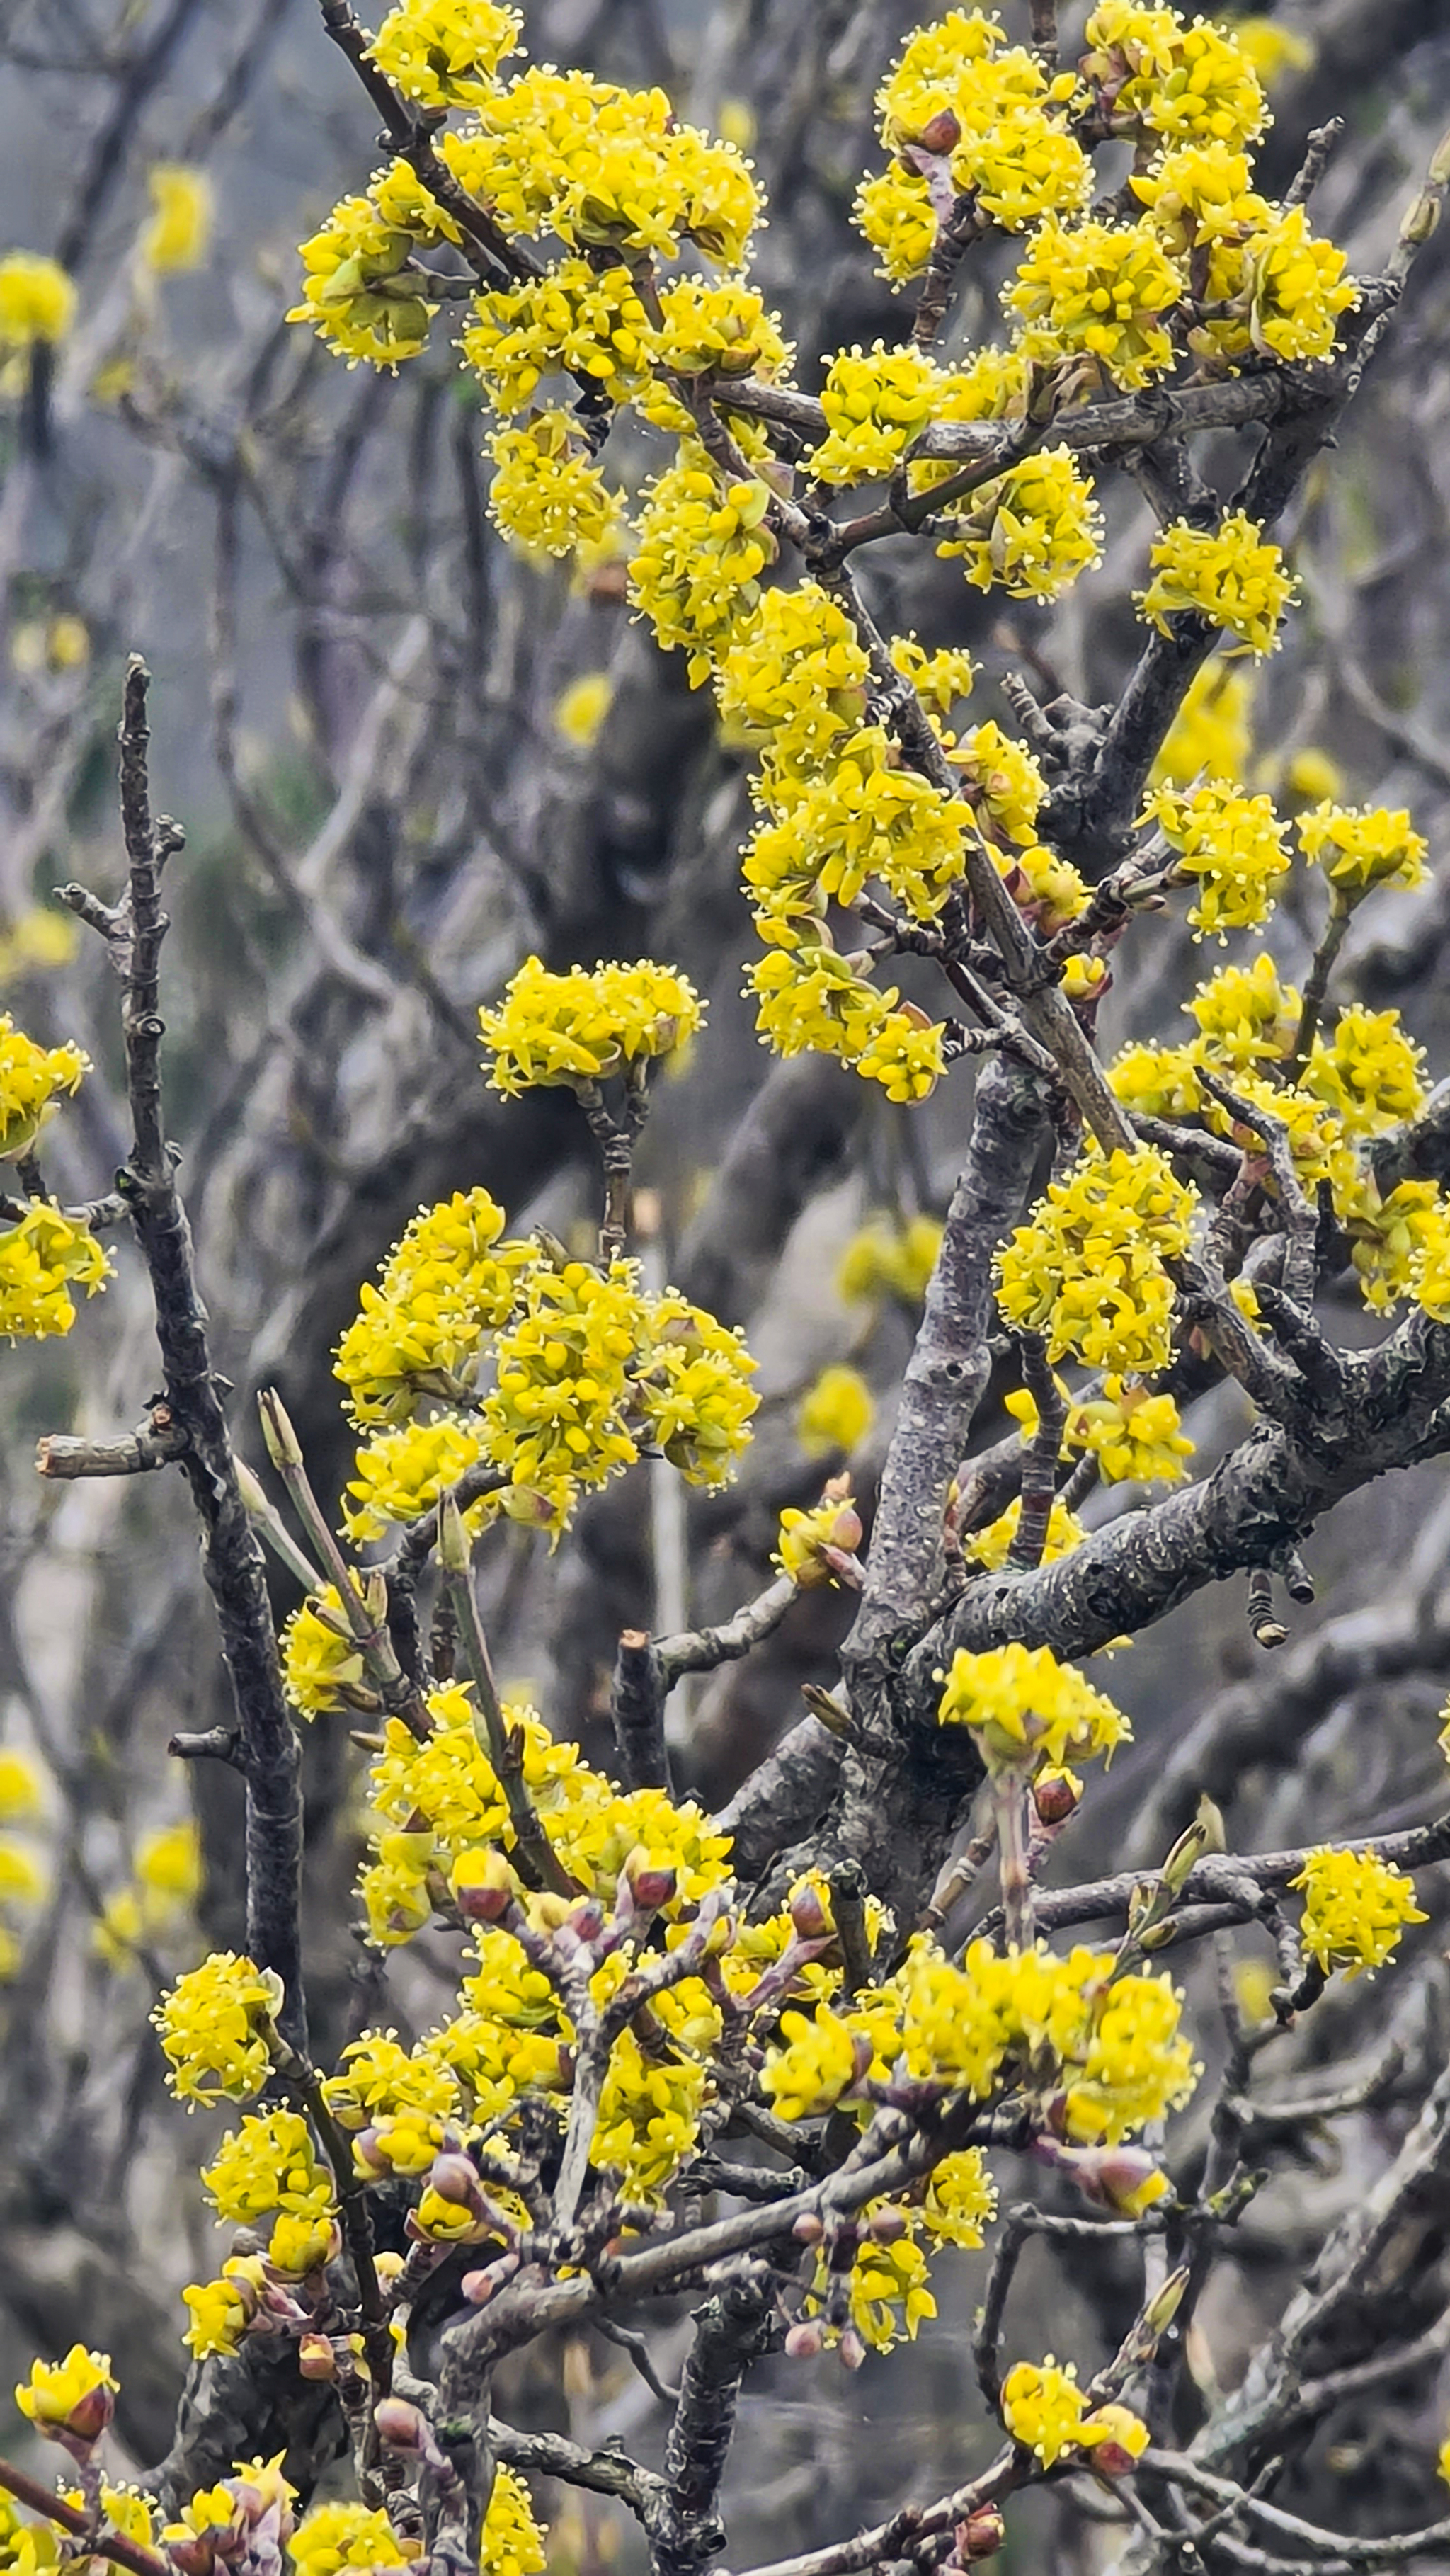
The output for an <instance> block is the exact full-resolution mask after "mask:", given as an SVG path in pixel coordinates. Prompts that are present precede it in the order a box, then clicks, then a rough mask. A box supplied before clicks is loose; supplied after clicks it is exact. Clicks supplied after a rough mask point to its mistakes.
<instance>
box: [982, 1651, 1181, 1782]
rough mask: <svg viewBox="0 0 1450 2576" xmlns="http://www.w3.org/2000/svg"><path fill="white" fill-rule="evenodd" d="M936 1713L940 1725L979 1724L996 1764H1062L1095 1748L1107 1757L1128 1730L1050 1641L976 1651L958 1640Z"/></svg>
mask: <svg viewBox="0 0 1450 2576" xmlns="http://www.w3.org/2000/svg"><path fill="white" fill-rule="evenodd" d="M937 1717H938V1720H939V1722H940V1723H941V1724H942V1725H943V1726H971V1727H976V1728H979V1729H980V1740H981V1747H982V1752H983V1755H984V1756H985V1758H986V1760H987V1762H988V1764H989V1765H990V1767H991V1768H992V1769H993V1770H994V1771H997V1770H1013V1769H1016V1768H1018V1767H1019V1766H1021V1765H1024V1764H1025V1765H1032V1766H1035V1765H1037V1764H1038V1763H1039V1762H1041V1763H1046V1765H1047V1766H1048V1768H1049V1769H1051V1770H1054V1771H1060V1770H1061V1769H1062V1768H1063V1767H1064V1765H1065V1764H1067V1763H1068V1762H1069V1761H1073V1762H1082V1761H1090V1760H1092V1759H1093V1757H1094V1756H1095V1755H1097V1754H1099V1753H1105V1754H1107V1755H1108V1757H1109V1759H1111V1757H1112V1753H1113V1749H1114V1747H1115V1746H1116V1745H1119V1744H1127V1743H1131V1741H1132V1733H1133V1730H1132V1728H1131V1727H1130V1726H1129V1724H1128V1721H1127V1719H1126V1718H1125V1717H1124V1716H1123V1715H1122V1713H1121V1711H1120V1710H1118V1709H1116V1708H1114V1706H1113V1703H1112V1701H1111V1700H1110V1699H1106V1698H1105V1697H1104V1696H1103V1694H1102V1692H1101V1691H1097V1690H1094V1689H1093V1686H1092V1684H1091V1682H1087V1681H1084V1679H1083V1677H1082V1674H1081V1673H1080V1672H1078V1671H1076V1670H1075V1668H1074V1667H1073V1666H1072V1665H1071V1664H1060V1663H1059V1662H1058V1660H1057V1657H1056V1656H1055V1655H1054V1653H1053V1651H1052V1648H1051V1647H1050V1646H1023V1645H1020V1644H1018V1643H1017V1642H1016V1641H1015V1640H1014V1641H1013V1642H1012V1644H1010V1645H1007V1646H994V1647H992V1648H991V1649H990V1650H989V1651H988V1652H987V1653H986V1654H981V1655H973V1654H969V1653H968V1651H967V1649H966V1648H965V1647H964V1646H962V1647H958V1649H957V1652H956V1654H955V1655H954V1656H953V1657H952V1662H951V1669H950V1671H949V1672H948V1673H947V1675H946V1688H945V1690H944V1691H943V1693H942V1696H941V1700H940V1703H939V1705H938V1708H937Z"/></svg>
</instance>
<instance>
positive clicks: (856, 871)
mask: <svg viewBox="0 0 1450 2576" xmlns="http://www.w3.org/2000/svg"><path fill="white" fill-rule="evenodd" d="M757 794H758V797H759V800H760V802H761V804H762V805H763V806H764V808H765V812H766V815H767V817H768V819H767V820H766V821H764V822H761V823H759V824H758V825H757V826H756V829H755V832H754V834H753V835H752V837H751V839H750V840H749V841H748V842H747V844H746V847H745V852H744V862H743V864H744V874H745V883H746V886H747V888H748V889H749V891H750V893H751V894H752V895H753V896H754V898H755V901H756V904H757V907H758V909H757V912H756V927H757V929H758V930H759V931H760V933H761V936H762V938H764V939H767V940H769V941H771V942H772V943H773V944H778V945H779V946H781V947H787V948H789V947H794V946H796V945H797V944H798V942H799V940H800V939H801V937H802V936H803V930H802V925H803V924H804V925H811V924H814V923H816V922H818V921H819V919H820V918H821V917H822V916H823V915H824V913H825V909H826V903H827V900H828V899H829V900H830V901H833V902H835V903H839V904H842V905H848V906H849V905H851V904H854V903H855V902H856V901H857V900H858V899H859V897H860V895H861V894H862V892H863V890H864V888H865V885H866V881H867V879H868V878H870V877H877V878H879V879H880V881H881V883H882V884H883V885H884V886H885V887H886V888H887V890H888V891H889V892H890V893H891V894H893V895H894V896H895V897H896V899H897V901H898V902H899V903H902V904H904V905H905V906H906V909H907V911H908V912H910V913H911V914H913V915H914V917H915V918H916V919H917V920H918V921H930V920H932V919H934V917H935V916H936V914H937V913H938V912H939V911H940V909H941V906H942V904H943V902H944V901H945V899H946V896H947V895H948V893H949V892H950V890H951V888H952V887H953V886H954V885H955V884H956V883H957V882H958V881H959V879H960V878H961V877H962V875H963V873H964V872H965V868H966V843H967V835H968V832H969V830H970V827H971V817H970V815H969V814H968V812H967V808H966V805H965V803H964V802H963V801H962V799H961V798H960V797H954V796H943V795H942V794H941V792H940V790H939V789H937V788H935V787H933V786H932V785H931V784H930V782H929V781H928V780H927V779H925V778H922V777H921V776H920V775H919V774H918V772H917V771H916V770H914V769H907V768H905V767H904V766H903V764H902V762H901V759H900V755H899V754H898V753H897V751H896V749H895V746H894V745H893V744H892V743H891V741H890V740H889V738H888V736H887V735H886V733H885V732H884V731H883V729H882V727H881V726H880V725H866V726H863V727H862V729H861V731H860V732H859V733H857V734H853V735H852V736H851V737H850V739H849V740H848V741H847V742H845V743H843V744H842V745H841V747H840V749H839V750H838V752H837V753H836V756H835V758H834V760H833V762H832V764H831V767H830V768H829V769H827V770H824V771H823V772H822V773H821V774H820V775H819V776H817V777H813V778H809V779H805V780H801V779H800V778H798V777H797V776H796V775H795V773H794V772H786V773H785V774H784V775H776V774H775V773H774V772H773V771H772V770H769V769H767V771H766V772H765V773H764V775H763V776H762V777H761V778H760V780H759V781H758V782H757Z"/></svg>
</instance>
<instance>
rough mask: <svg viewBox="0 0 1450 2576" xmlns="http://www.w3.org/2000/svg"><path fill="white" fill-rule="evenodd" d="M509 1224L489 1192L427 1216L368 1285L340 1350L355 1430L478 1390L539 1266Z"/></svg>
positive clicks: (456, 1199)
mask: <svg viewBox="0 0 1450 2576" xmlns="http://www.w3.org/2000/svg"><path fill="white" fill-rule="evenodd" d="M504 1224H505V1218H504V1213H503V1210H502V1208H501V1207H499V1206H498V1204H497V1203H496V1201H495V1200H493V1199H491V1198H490V1196H489V1194H488V1192H487V1190H485V1189H481V1188H480V1189H473V1190H469V1191H467V1192H466V1193H465V1192H463V1191H459V1190H455V1192H454V1194H453V1196H452V1198H451V1199H444V1200H443V1201H442V1202H441V1203H440V1205H438V1206H437V1207H433V1208H420V1209H419V1212H418V1214H417V1216H416V1217H414V1218H413V1220H412V1222H411V1223H410V1224H409V1226H408V1228H407V1230H406V1232H405V1233H404V1235H403V1236H402V1239H401V1241H400V1242H399V1243H398V1244H397V1245H396V1246H395V1247H394V1249H393V1251H392V1252H391V1253H390V1254H389V1256H388V1259H387V1260H386V1262H385V1263H384V1264H383V1268H382V1274H381V1285H380V1286H379V1287H377V1288H375V1287H374V1286H373V1285H372V1283H371V1281H367V1282H365V1283H364V1286H363V1288H362V1289H361V1291H360V1295H359V1307H360V1311H359V1313H358V1316H357V1320H356V1322H355V1323H353V1324H350V1325H349V1327H348V1329H347V1331H346V1332H345V1333H344V1335H343V1337H342V1341H341V1343H340V1344H339V1346H338V1353H337V1363H336V1367H335V1370H334V1375H335V1376H337V1377H340V1378H341V1380H342V1382H343V1385H344V1386H345V1387H346V1389H347V1409H348V1412H349V1413H350V1415H351V1417H352V1419H353V1421H354V1422H356V1423H359V1424H370V1423H385V1422H406V1421H408V1420H409V1419H410V1418H411V1416H412V1413H413V1411H414V1409H415V1407H416V1405H417V1402H418V1399H419V1397H420V1396H422V1395H437V1396H440V1397H443V1398H445V1399H447V1398H454V1399H456V1398H458V1397H459V1396H460V1395H463V1394H466V1393H467V1392H468V1391H469V1390H470V1389H471V1387H472V1384H473V1381H474V1377H475V1374H476V1371H477V1366H478V1360H479V1355H480V1351H481V1347H482V1344H483V1341H484V1338H485V1336H486V1335H487V1334H489V1333H493V1332H497V1331H498V1330H499V1328H500V1327H501V1326H502V1325H503V1324H505V1323H507V1321H508V1318H509V1316H510V1315H511V1313H512V1312H513V1309H514V1305H515V1302H516V1300H517V1297H518V1293H519V1291H518V1282H519V1277H520V1274H521V1273H522V1272H523V1270H524V1269H525V1268H526V1267H527V1265H528V1264H529V1263H530V1262H531V1261H533V1260H535V1259H537V1251H536V1247H535V1246H534V1245H533V1244H531V1243H519V1242H506V1241H505V1242H501V1241H500V1237H501V1236H502V1235H503V1230H504ZM495 1245H497V1246H498V1249H497V1250H495V1249H494V1247H495Z"/></svg>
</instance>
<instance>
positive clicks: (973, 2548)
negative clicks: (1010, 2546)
mask: <svg viewBox="0 0 1450 2576" xmlns="http://www.w3.org/2000/svg"><path fill="white" fill-rule="evenodd" d="M1006 2537H1007V2525H1006V2524H1005V2522H1004V2521H1003V2520H1002V2516H1001V2514H1000V2513H999V2511H998V2509H997V2507H996V2505H994V2504H979V2505H978V2507H977V2509H976V2511H975V2513H969V2514H968V2516H967V2518H966V2521H965V2522H959V2523H958V2524H957V2529H956V2544H957V2546H956V2554H957V2556H958V2558H959V2559H961V2561H962V2563H963V2564H964V2565H965V2566H968V2567H969V2566H970V2565H971V2563H972V2561H973V2560H974V2559H976V2558H995V2557H996V2555H997V2552H998V2550H999V2549H1000V2548H1001V2546H1002V2543H1003V2541H1004V2540H1005V2539H1006Z"/></svg>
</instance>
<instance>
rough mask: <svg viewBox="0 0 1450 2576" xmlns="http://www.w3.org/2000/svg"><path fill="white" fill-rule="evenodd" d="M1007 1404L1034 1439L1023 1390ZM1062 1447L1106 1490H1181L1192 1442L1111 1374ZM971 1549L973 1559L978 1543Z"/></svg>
mask: <svg viewBox="0 0 1450 2576" xmlns="http://www.w3.org/2000/svg"><path fill="white" fill-rule="evenodd" d="M1197 1105H1198V1104H1197V1102H1195V1106H1197ZM1005 1402H1006V1407H1007V1411H1008V1412H1009V1413H1011V1414H1013V1415H1014V1416H1015V1417H1016V1419H1017V1421H1019V1422H1020V1423H1021V1425H1022V1437H1023V1439H1024V1441H1027V1440H1031V1439H1033V1438H1034V1437H1035V1435H1036V1431H1037V1421H1038V1415H1037V1407H1036V1405H1035V1404H1034V1402H1033V1400H1032V1398H1031V1396H1030V1395H1029V1394H1028V1393H1027V1391H1026V1389H1025V1388H1023V1389H1020V1390H1019V1391H1018V1392H1017V1393H1016V1394H1013V1395H1009V1396H1007V1397H1006V1398H1005ZM1063 1446H1064V1447H1065V1448H1067V1449H1076V1450H1078V1451H1079V1452H1080V1453H1082V1454H1084V1455H1086V1456H1089V1457H1093V1458H1096V1460H1097V1462H1098V1472H1099V1474H1100V1475H1101V1476H1102V1479H1103V1482H1104V1484H1107V1485H1121V1484H1128V1483H1132V1484H1142V1485H1178V1484H1181V1483H1182V1481H1183V1476H1184V1465H1183V1461H1184V1459H1185V1458H1191V1457H1192V1456H1193V1442H1192V1441H1191V1440H1190V1439H1189V1438H1188V1437H1187V1435H1186V1433H1185V1432H1184V1430H1183V1426H1182V1421H1181V1418H1180V1416H1179V1411H1178V1407H1177V1405H1176V1404H1175V1403H1174V1401H1173V1398H1172V1396H1171V1395H1155V1394H1154V1393H1153V1391H1152V1389H1151V1388H1150V1387H1146V1386H1143V1385H1141V1384H1140V1383H1139V1382H1138V1381H1137V1380H1136V1379H1132V1378H1124V1377H1119V1376H1114V1375H1112V1374H1109V1375H1108V1376H1107V1377H1105V1378H1104V1379H1103V1383H1102V1388H1101V1391H1100V1393H1098V1394H1097V1395H1092V1396H1085V1397H1082V1398H1080V1399H1079V1400H1078V1401H1077V1402H1075V1403H1071V1404H1070V1405H1069V1408H1068V1415H1067V1421H1066V1424H1065V1425H1064V1429H1063ZM970 1545H971V1549H972V1552H973V1554H976V1553H977V1552H978V1541H977V1540H975V1539H974V1540H972V1541H971V1542H970Z"/></svg>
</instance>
